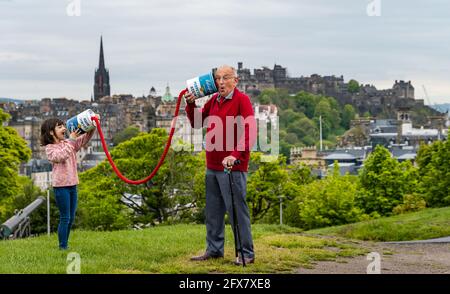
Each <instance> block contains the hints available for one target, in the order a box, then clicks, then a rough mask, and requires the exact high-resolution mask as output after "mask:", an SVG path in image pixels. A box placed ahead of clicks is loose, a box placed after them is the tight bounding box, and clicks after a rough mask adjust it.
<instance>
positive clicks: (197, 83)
mask: <svg viewBox="0 0 450 294" xmlns="http://www.w3.org/2000/svg"><path fill="white" fill-rule="evenodd" d="M186 84H187V89H188V91H189V92H190V93H191V94H193V95H194V96H195V97H197V98H201V97H204V96H207V95H211V94H214V93H216V92H217V86H216V82H215V81H214V72H213V71H211V72H209V73H207V74H204V75H201V76H198V77H195V78H193V79H190V80H187V81H186Z"/></svg>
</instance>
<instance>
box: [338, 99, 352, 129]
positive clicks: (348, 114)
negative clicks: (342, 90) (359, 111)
mask: <svg viewBox="0 0 450 294" xmlns="http://www.w3.org/2000/svg"><path fill="white" fill-rule="evenodd" d="M355 114H356V111H355V109H354V108H353V106H352V105H350V104H345V106H344V110H343V111H342V123H341V124H342V127H344V128H345V129H346V130H348V129H350V122H351V121H352V119H355Z"/></svg>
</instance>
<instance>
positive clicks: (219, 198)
mask: <svg viewBox="0 0 450 294" xmlns="http://www.w3.org/2000/svg"><path fill="white" fill-rule="evenodd" d="M214 78H215V81H216V85H217V87H218V90H219V92H218V93H217V94H214V95H213V97H212V98H211V99H210V100H209V101H208V102H207V103H206V104H205V106H204V107H203V108H202V109H199V108H197V107H196V105H195V98H196V97H195V96H194V95H192V94H190V93H189V94H186V95H185V99H186V113H187V116H188V118H189V120H190V123H191V125H192V127H197V128H198V127H202V125H203V124H206V125H207V132H206V168H207V169H206V246H207V247H206V252H205V253H204V254H203V255H200V256H195V257H192V258H191V260H196V261H203V260H208V259H211V258H221V257H223V255H224V241H225V232H224V229H225V221H224V217H225V213H226V212H227V211H228V215H229V219H230V221H231V223H232V225H233V227H234V224H233V209H232V201H231V191H230V182H229V177H228V175H227V174H226V173H224V168H227V169H229V170H230V169H231V176H232V177H233V182H234V188H233V192H234V198H235V200H234V201H235V205H236V216H237V221H238V223H239V227H240V230H239V231H240V238H241V243H242V249H243V251H241V250H240V248H239V251H238V252H243V254H244V258H245V263H246V264H248V263H253V262H254V260H255V254H254V251H253V240H252V234H251V227H250V215H249V211H248V206H247V203H246V200H245V196H246V189H247V170H248V162H249V160H250V150H251V148H252V146H253V143H254V142H255V137H256V121H255V118H254V113H253V108H252V104H251V102H250V99H249V97H248V96H247V95H245V94H243V93H241V92H240V91H239V90H238V89H237V88H236V85H237V83H238V77H237V74H236V70H235V69H234V68H233V67H231V66H228V65H223V66H221V67H219V68H218V69H217V70H216V71H215V77H214ZM205 119H207V120H206V122H205ZM196 120H197V121H196ZM237 160H238V161H237ZM237 162H239V164H235V163H237ZM238 246H239V245H238ZM236 264H238V265H239V264H242V256H239V259H238V261H236Z"/></svg>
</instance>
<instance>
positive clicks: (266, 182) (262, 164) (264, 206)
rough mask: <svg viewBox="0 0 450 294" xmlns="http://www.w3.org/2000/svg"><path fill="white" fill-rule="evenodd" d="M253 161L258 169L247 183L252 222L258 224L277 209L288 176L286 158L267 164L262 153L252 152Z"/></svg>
mask: <svg viewBox="0 0 450 294" xmlns="http://www.w3.org/2000/svg"><path fill="white" fill-rule="evenodd" d="M251 161H252V162H253V165H255V166H256V167H257V169H256V171H254V172H252V173H251V175H250V176H249V179H248V182H247V201H248V204H249V209H250V214H251V216H252V221H253V222H256V221H258V220H260V219H262V218H263V217H264V216H265V215H266V213H268V212H269V211H270V210H271V209H277V204H278V203H279V196H280V195H282V194H283V193H284V191H283V185H284V184H285V183H286V181H287V179H288V174H287V171H286V159H285V157H284V156H279V157H278V160H276V161H268V162H266V161H264V160H263V157H262V153H260V152H252V153H251Z"/></svg>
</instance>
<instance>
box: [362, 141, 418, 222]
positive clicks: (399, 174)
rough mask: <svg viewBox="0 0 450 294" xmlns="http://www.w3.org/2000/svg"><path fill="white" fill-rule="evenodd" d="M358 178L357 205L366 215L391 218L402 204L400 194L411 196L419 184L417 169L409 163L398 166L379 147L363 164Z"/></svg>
mask: <svg viewBox="0 0 450 294" xmlns="http://www.w3.org/2000/svg"><path fill="white" fill-rule="evenodd" d="M359 178H360V184H361V191H360V194H359V197H358V200H359V203H360V205H361V207H362V208H364V210H365V212H366V213H368V214H373V215H390V214H391V213H392V209H393V208H394V207H396V206H397V205H399V204H401V203H402V202H403V195H404V194H409V193H413V192H414V191H415V189H416V187H417V184H418V173H417V169H416V168H415V167H413V165H412V164H411V162H410V161H405V162H403V163H401V164H400V163H398V161H397V160H396V159H395V158H392V157H391V154H390V152H389V151H388V150H387V149H386V148H385V147H383V146H380V145H378V146H377V147H376V148H375V150H374V151H373V152H372V154H370V155H369V157H368V158H367V159H366V161H365V162H364V168H363V169H362V171H361V173H360V176H359Z"/></svg>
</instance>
